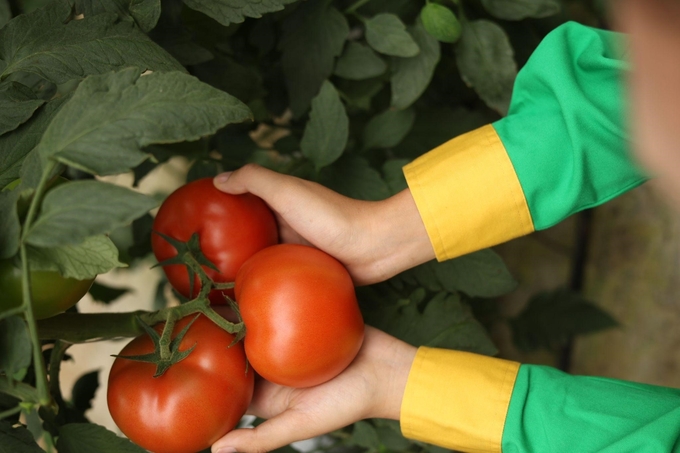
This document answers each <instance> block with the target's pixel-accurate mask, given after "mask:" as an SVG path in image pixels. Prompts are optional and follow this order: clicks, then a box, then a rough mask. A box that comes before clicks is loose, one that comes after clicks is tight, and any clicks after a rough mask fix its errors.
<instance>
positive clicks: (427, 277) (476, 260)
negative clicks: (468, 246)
mask: <svg viewBox="0 0 680 453" xmlns="http://www.w3.org/2000/svg"><path fill="white" fill-rule="evenodd" d="M401 277H402V278H404V279H405V280H406V281H408V282H409V283H416V284H420V285H422V286H424V287H425V288H427V289H428V290H430V291H442V290H444V291H449V292H455V291H462V292H464V293H465V294H467V295H468V296H472V297H497V296H502V295H503V294H507V293H509V292H510V291H512V290H513V289H515V288H516V287H517V281H515V279H514V278H513V277H512V275H510V272H509V271H508V268H507V267H506V266H505V263H503V260H502V259H501V257H500V256H498V255H497V254H496V253H495V252H494V251H493V250H490V249H485V250H480V251H478V252H474V253H470V254H468V255H464V256H461V257H459V258H456V259H453V260H449V261H444V262H441V263H438V262H436V261H429V262H427V263H425V264H421V265H420V266H418V267H415V268H413V269H410V270H408V271H406V272H404V273H402V274H401Z"/></svg>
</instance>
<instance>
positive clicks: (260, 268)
mask: <svg viewBox="0 0 680 453" xmlns="http://www.w3.org/2000/svg"><path fill="white" fill-rule="evenodd" d="M235 290H236V301H237V303H238V305H239V309H240V312H241V316H242V317H243V322H244V323H245V325H246V336H245V339H244V344H245V351H246V356H247V357H248V360H249V361H250V364H251V365H252V367H253V368H254V369H255V371H256V372H257V373H258V374H260V375H261V376H262V377H263V378H265V379H267V380H268V381H271V382H274V383H277V384H280V385H285V386H288V387H298V388H301V387H311V386H314V385H318V384H321V383H323V382H326V381H328V380H330V379H332V378H334V377H335V376H337V375H338V374H340V373H341V372H342V371H343V370H344V369H345V368H346V367H347V366H348V365H349V364H350V363H351V362H352V360H353V359H354V357H355V356H356V355H357V353H358V352H359V349H360V348H361V344H362V342H363V339H364V322H363V317H362V316H361V311H360V310H359V305H358V303H357V299H356V294H355V292H354V284H353V283H352V279H351V277H350V275H349V273H348V272H347V270H346V269H345V268H344V266H343V265H342V264H340V262H339V261H337V260H336V259H335V258H333V257H331V256H330V255H328V254H326V253H324V252H322V251H321V250H318V249H315V248H312V247H308V246H304V245H297V244H280V245H275V246H272V247H269V248H267V249H264V250H262V251H260V252H258V253H256V254H255V255H253V257H252V258H250V259H249V260H248V261H246V262H245V264H244V265H243V266H242V267H241V270H240V271H239V272H238V274H237V275H236V287H235Z"/></svg>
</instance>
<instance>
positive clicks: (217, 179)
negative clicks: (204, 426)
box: [215, 171, 232, 453]
mask: <svg viewBox="0 0 680 453" xmlns="http://www.w3.org/2000/svg"><path fill="white" fill-rule="evenodd" d="M231 173H232V172H230V171H227V172H225V173H221V174H219V175H217V176H215V184H224V183H225V182H227V180H229V177H230V176H231ZM218 453H222V452H218ZM225 453H232V452H225Z"/></svg>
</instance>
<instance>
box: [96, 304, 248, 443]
mask: <svg viewBox="0 0 680 453" xmlns="http://www.w3.org/2000/svg"><path fill="white" fill-rule="evenodd" d="M193 318H194V315H192V316H188V317H186V318H183V319H181V320H180V321H178V322H177V324H176V325H175V328H174V330H173V338H174V335H176V334H177V333H178V332H179V331H181V329H182V328H183V327H184V326H185V325H186V324H187V323H188V322H190V321H191V320H192V319H193ZM162 326H163V324H159V325H157V326H155V327H154V328H155V329H156V330H157V331H158V332H159V333H160V332H161V331H162ZM233 339H234V336H233V335H231V334H229V333H227V332H225V331H224V330H222V329H221V328H220V327H218V326H217V325H215V324H214V323H213V322H212V321H210V320H209V319H208V318H206V317H205V316H203V315H201V316H199V318H198V319H196V321H195V322H194V323H193V325H192V326H191V327H190V328H189V331H188V332H187V334H186V336H185V337H184V338H183V340H182V342H181V345H180V350H181V351H184V350H186V349H189V348H191V347H192V346H194V345H195V346H196V347H195V349H194V350H193V351H192V352H191V354H189V356H188V357H186V358H185V359H184V360H182V361H180V362H178V363H176V364H174V365H172V366H170V368H169V369H168V370H167V371H166V372H165V373H164V374H163V375H162V376H160V377H157V378H154V377H153V375H154V373H155V370H156V366H155V365H154V364H151V363H144V362H137V361H132V360H127V359H123V358H120V357H118V358H116V360H115V362H114V363H113V367H112V368H111V373H110V375H109V386H108V393H107V401H108V406H109V411H110V412H111V416H112V417H113V420H114V421H115V422H116V424H117V425H118V427H119V428H120V430H121V431H122V432H123V433H124V434H125V435H126V436H127V437H128V438H130V440H132V441H133V442H135V443H136V444H138V445H139V446H141V447H143V448H145V449H147V450H150V451H152V452H153V453H195V452H197V451H201V450H203V449H205V448H208V447H210V446H211V445H212V444H213V443H214V442H215V441H217V440H218V439H219V438H221V437H222V436H224V435H225V434H226V433H227V432H229V431H230V430H232V429H233V428H234V426H236V424H237V423H238V421H239V420H240V419H241V417H242V416H243V414H244V413H245V412H246V409H247V408H248V405H249V404H250V400H251V399H252V397H253V386H254V378H253V376H254V373H253V371H252V368H250V367H248V368H247V370H248V371H247V372H246V356H245V353H244V351H243V344H242V343H240V342H239V343H237V344H235V345H233V346H231V347H229V345H230V344H231V342H232V340H233ZM152 351H153V343H152V341H151V339H150V338H149V336H148V335H147V334H144V335H141V336H139V337H137V338H135V339H133V340H132V341H131V342H130V343H128V344H127V346H125V347H124V348H123V350H122V351H121V352H120V355H140V354H147V353H149V352H152Z"/></svg>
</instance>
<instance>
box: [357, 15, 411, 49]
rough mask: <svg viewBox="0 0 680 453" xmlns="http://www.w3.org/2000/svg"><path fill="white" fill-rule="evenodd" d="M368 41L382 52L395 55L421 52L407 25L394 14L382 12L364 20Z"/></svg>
mask: <svg viewBox="0 0 680 453" xmlns="http://www.w3.org/2000/svg"><path fill="white" fill-rule="evenodd" d="M364 25H365V26H366V41H367V42H368V44H369V45H370V46H371V47H373V48H374V49H375V50H377V51H378V52H380V53H383V54H385V55H392V56H395V57H414V56H416V55H418V53H419V52H420V47H419V46H418V43H417V42H416V41H415V40H414V39H413V37H411V35H410V34H409V32H408V31H407V30H406V25H404V23H403V22H402V21H401V19H399V17H397V16H396V15H394V14H389V13H382V14H378V15H376V16H373V17H371V18H370V19H368V20H366V22H364Z"/></svg>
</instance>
